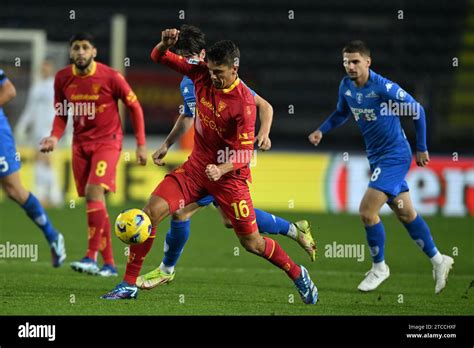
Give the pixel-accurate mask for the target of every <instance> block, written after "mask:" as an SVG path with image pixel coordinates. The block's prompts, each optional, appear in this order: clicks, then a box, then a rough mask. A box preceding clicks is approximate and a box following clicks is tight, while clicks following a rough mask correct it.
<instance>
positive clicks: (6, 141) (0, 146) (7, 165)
mask: <svg viewBox="0 0 474 348" xmlns="http://www.w3.org/2000/svg"><path fill="white" fill-rule="evenodd" d="M15 96H16V89H15V86H14V85H13V83H12V82H11V81H10V80H9V79H8V78H7V76H6V75H5V72H4V71H3V70H2V69H0V184H1V186H2V188H3V190H4V191H5V193H6V194H7V196H8V197H9V198H10V199H12V200H14V201H15V202H17V203H18V204H19V205H20V206H21V208H23V210H24V211H25V213H26V215H28V217H29V218H30V219H31V221H33V222H34V223H35V224H36V226H38V227H39V228H40V229H41V230H42V231H43V234H44V236H45V237H46V239H47V241H48V244H49V246H50V248H51V256H52V263H53V266H54V267H59V266H61V265H62V264H63V262H64V260H65V259H66V249H65V247H64V237H63V235H62V234H61V233H59V232H57V231H56V230H55V229H54V227H53V225H52V224H51V222H50V221H49V218H48V215H46V213H45V211H44V209H43V207H42V206H41V204H40V202H39V201H38V199H37V198H36V197H35V196H34V195H33V194H32V193H31V192H29V191H27V190H26V189H25V188H24V187H23V185H22V183H21V180H20V174H19V170H20V156H19V154H18V153H17V151H16V147H15V140H14V138H13V135H12V130H11V128H10V125H9V123H8V120H7V117H6V115H5V113H4V111H3V106H4V105H5V104H6V103H8V102H9V101H10V100H12V99H13V98H15ZM37 117H41V115H38V116H37ZM15 232H17V231H15Z"/></svg>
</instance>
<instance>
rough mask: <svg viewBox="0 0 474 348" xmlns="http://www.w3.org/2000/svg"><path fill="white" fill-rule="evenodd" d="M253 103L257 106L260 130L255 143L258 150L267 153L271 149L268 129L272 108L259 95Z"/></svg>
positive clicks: (271, 120)
mask: <svg viewBox="0 0 474 348" xmlns="http://www.w3.org/2000/svg"><path fill="white" fill-rule="evenodd" d="M255 103H256V104H257V109H258V117H259V118H260V129H259V130H258V134H257V137H256V139H255V141H256V142H257V146H258V148H259V149H260V150H262V151H268V150H270V148H271V147H272V141H271V140H270V129H271V127H272V122H273V107H272V105H271V104H270V103H269V102H268V101H266V100H265V99H264V98H262V97H260V96H259V95H256V96H255Z"/></svg>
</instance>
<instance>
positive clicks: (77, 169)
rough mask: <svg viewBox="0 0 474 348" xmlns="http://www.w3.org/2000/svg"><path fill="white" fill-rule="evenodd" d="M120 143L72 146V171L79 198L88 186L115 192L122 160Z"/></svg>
mask: <svg viewBox="0 0 474 348" xmlns="http://www.w3.org/2000/svg"><path fill="white" fill-rule="evenodd" d="M120 151H121V144H120V143H85V144H73V145H72V171H73V173H74V180H75V182H76V188H77V193H78V195H79V197H84V196H85V193H86V192H85V191H86V185H87V184H93V185H101V186H102V187H104V188H105V190H106V191H112V192H115V173H116V171H117V162H118V160H119V158H120Z"/></svg>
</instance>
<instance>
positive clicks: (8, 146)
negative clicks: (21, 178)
mask: <svg viewBox="0 0 474 348" xmlns="http://www.w3.org/2000/svg"><path fill="white" fill-rule="evenodd" d="M20 167H21V162H20V157H19V156H18V155H17V152H16V147H15V139H13V135H12V133H11V131H10V130H8V129H0V178H3V177H5V176H8V175H10V174H13V173H15V172H17V171H19V170H20Z"/></svg>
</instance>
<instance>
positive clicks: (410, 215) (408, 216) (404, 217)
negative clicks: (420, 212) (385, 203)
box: [397, 211, 416, 224]
mask: <svg viewBox="0 0 474 348" xmlns="http://www.w3.org/2000/svg"><path fill="white" fill-rule="evenodd" d="M397 217H398V220H400V222H402V223H404V224H408V223H410V222H412V221H413V220H415V219H416V212H415V211H409V212H403V213H399V214H397Z"/></svg>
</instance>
